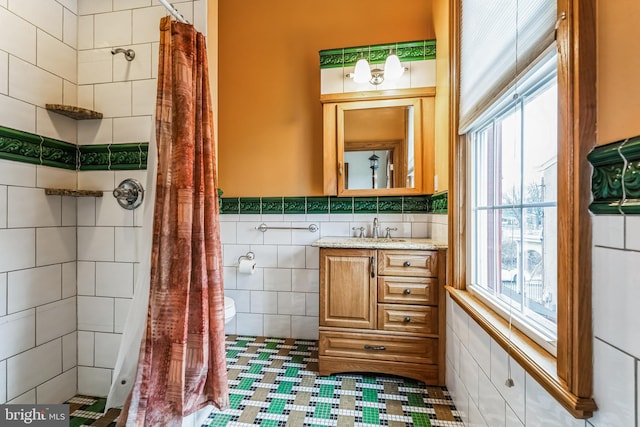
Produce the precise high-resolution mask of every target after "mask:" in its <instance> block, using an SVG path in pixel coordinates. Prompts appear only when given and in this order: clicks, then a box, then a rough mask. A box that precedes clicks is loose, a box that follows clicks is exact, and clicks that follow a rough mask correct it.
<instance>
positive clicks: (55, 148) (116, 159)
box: [0, 126, 149, 170]
mask: <svg viewBox="0 0 640 427" xmlns="http://www.w3.org/2000/svg"><path fill="white" fill-rule="evenodd" d="M148 151H149V144H148V143H142V142H141V143H136V144H101V145H76V144H71V143H69V142H65V141H59V140H57V139H53V138H48V137H45V136H40V135H36V134H33V133H29V132H23V131H19V130H16V129H11V128H7V127H3V126H0V159H5V160H13V161H17V162H23V163H31V164H36V165H43V166H51V167H55V168H62V169H71V170H77V169H78V170H138V169H146V168H147V155H148Z"/></svg>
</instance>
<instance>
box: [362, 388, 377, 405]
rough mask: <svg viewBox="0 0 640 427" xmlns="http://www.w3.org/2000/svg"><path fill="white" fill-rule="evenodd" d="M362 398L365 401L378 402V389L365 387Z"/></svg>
mask: <svg viewBox="0 0 640 427" xmlns="http://www.w3.org/2000/svg"><path fill="white" fill-rule="evenodd" d="M362 400H364V401H365V402H377V401H378V390H376V389H374V388H363V389H362Z"/></svg>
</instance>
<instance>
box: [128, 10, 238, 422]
mask: <svg viewBox="0 0 640 427" xmlns="http://www.w3.org/2000/svg"><path fill="white" fill-rule="evenodd" d="M158 68H159V71H158V98H157V103H156V139H157V145H158V172H157V184H156V200H155V210H154V222H153V246H152V250H151V283H150V291H149V309H148V315H147V324H146V330H145V335H144V337H143V339H142V344H141V346H140V358H139V360H138V368H137V372H136V378H135V384H134V386H133V390H132V391H131V394H130V395H129V397H128V399H127V401H126V403H125V406H124V408H123V411H122V413H121V415H120V418H119V421H118V425H119V426H120V425H126V426H163V427H164V426H180V425H182V419H183V417H184V416H187V415H190V414H191V413H193V412H195V411H197V410H199V409H201V408H203V407H204V406H206V405H208V404H214V405H216V406H217V407H219V408H221V409H224V408H226V407H227V406H228V402H229V400H228V391H227V370H226V361H225V348H224V340H225V336H224V290H223V281H222V249H221V245H220V224H219V221H218V215H219V206H218V199H217V194H216V188H215V187H216V185H215V184H216V183H215V179H217V175H216V159H215V154H216V153H215V147H214V141H213V118H212V108H211V100H210V97H209V80H208V72H207V55H206V47H205V38H204V36H203V35H202V34H201V33H198V32H196V30H195V29H194V28H193V26H192V25H188V24H183V23H179V22H175V21H172V20H171V19H170V17H164V18H162V20H161V21H160V57H159V65H158Z"/></svg>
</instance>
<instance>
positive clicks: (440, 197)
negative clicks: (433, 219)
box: [431, 191, 449, 214]
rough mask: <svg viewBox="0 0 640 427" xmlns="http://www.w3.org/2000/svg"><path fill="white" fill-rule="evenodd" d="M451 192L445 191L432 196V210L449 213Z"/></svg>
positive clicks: (433, 211)
mask: <svg viewBox="0 0 640 427" xmlns="http://www.w3.org/2000/svg"><path fill="white" fill-rule="evenodd" d="M448 198H449V193H448V192H446V191H443V192H441V193H436V194H434V195H432V196H431V212H432V213H438V214H439V213H445V214H446V213H447V212H448V209H449V207H448V206H449V205H448V203H449V201H448Z"/></svg>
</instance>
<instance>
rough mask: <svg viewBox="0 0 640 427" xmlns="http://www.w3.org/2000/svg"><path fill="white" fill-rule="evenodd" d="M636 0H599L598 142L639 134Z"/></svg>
mask: <svg viewBox="0 0 640 427" xmlns="http://www.w3.org/2000/svg"><path fill="white" fill-rule="evenodd" d="M637 4H638V0H615V1H611V0H598V12H597V13H598V21H597V22H598V23H597V25H598V89H597V91H598V137H597V142H598V145H602V144H608V143H610V142H614V141H619V140H622V139H625V138H628V137H631V136H636V135H639V134H640V120H638V117H640V78H638V70H640V56H639V55H638V52H640V26H639V25H638V22H640V7H638V6H637Z"/></svg>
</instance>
